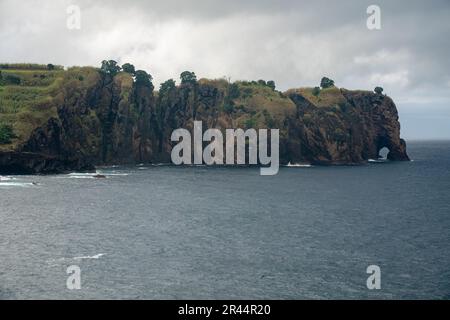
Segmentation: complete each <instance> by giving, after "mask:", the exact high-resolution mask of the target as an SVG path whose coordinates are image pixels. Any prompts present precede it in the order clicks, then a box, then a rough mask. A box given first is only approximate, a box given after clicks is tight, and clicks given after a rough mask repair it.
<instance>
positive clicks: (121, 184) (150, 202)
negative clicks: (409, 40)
mask: <svg viewBox="0 0 450 320" xmlns="http://www.w3.org/2000/svg"><path fill="white" fill-rule="evenodd" d="M408 147H409V154H410V156H411V158H412V159H414V161H413V162H409V163H408V162H404V163H389V162H386V163H371V164H368V165H364V166H356V167H311V168H282V169H281V170H280V173H279V174H278V175H277V176H272V177H270V176H260V175H259V170H258V169H256V168H211V167H192V168H181V167H165V166H148V167H145V166H144V167H115V168H101V169H99V171H101V172H103V173H106V174H107V179H94V178H92V177H90V176H83V175H73V174H72V175H54V176H22V177H12V178H13V179H11V180H9V181H2V182H1V183H0V298H1V299H16V298H19V299H31V298H37V299H47V298H49V299H56V298H63V299H88V298H95V299H97V298H106V299H110V298H112V299H122V298H136V299H213V298H214V299H241V298H242V299H244V298H245V299H266V298H270V299H287V298H289V299H300V298H301V299H305V298H313V299H319V298H320V299H323V298H324V299H329V298H339V299H340V298H347V299H348V298H350V299H353V298H363V299H372V298H383V299H390V298H400V299H406V298H413V299H415V298H425V299H435V298H436V299H439V298H447V299H448V298H450V267H449V266H450V250H449V245H450V142H410V143H409V145H408ZM33 181H34V182H37V183H38V184H37V185H33V184H31V182H33ZM71 265H77V266H79V267H80V269H81V289H80V290H69V289H67V287H66V280H67V277H68V274H66V269H67V267H68V266H71ZM369 265H378V266H379V267H380V268H381V289H380V290H368V289H367V287H366V279H367V277H368V276H369V275H368V274H366V268H367V267H368V266H369Z"/></svg>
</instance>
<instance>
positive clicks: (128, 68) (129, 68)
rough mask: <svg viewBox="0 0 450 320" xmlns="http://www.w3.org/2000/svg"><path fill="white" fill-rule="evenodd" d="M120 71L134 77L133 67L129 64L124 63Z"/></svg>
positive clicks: (134, 70)
mask: <svg viewBox="0 0 450 320" xmlns="http://www.w3.org/2000/svg"><path fill="white" fill-rule="evenodd" d="M122 70H123V72H126V73H129V74H132V75H134V74H135V73H136V69H135V68H134V66H133V65H132V64H131V63H125V64H124V65H122Z"/></svg>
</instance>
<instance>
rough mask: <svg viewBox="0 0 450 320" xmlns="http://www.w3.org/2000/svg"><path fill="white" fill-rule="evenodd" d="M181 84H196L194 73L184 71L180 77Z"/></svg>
mask: <svg viewBox="0 0 450 320" xmlns="http://www.w3.org/2000/svg"><path fill="white" fill-rule="evenodd" d="M180 79H181V84H185V83H196V82H197V76H196V75H195V73H194V72H190V71H184V72H182V73H181V75H180Z"/></svg>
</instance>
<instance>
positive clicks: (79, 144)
mask: <svg viewBox="0 0 450 320" xmlns="http://www.w3.org/2000/svg"><path fill="white" fill-rule="evenodd" d="M244 89H245V88H244ZM61 90H62V93H61V94H62V97H63V98H61V97H60V98H59V100H58V106H57V114H58V116H57V117H51V118H50V119H48V121H47V123H46V124H45V125H43V126H40V127H38V128H36V129H35V130H34V131H33V132H32V134H31V136H30V137H29V138H28V139H27V140H26V141H23V143H22V144H20V145H19V147H18V148H17V150H14V151H11V152H3V153H0V173H2V172H3V173H50V172H62V171H67V170H91V169H93V166H94V165H100V164H120V163H122V164H124V163H150V162H170V152H171V150H172V146H173V143H172V142H171V141H170V136H171V133H172V131H173V130H175V129H178V128H186V129H188V130H189V129H192V127H193V122H194V120H198V121H203V127H204V130H206V129H207V128H218V129H227V128H244V129H246V126H248V124H249V123H250V124H254V127H255V128H279V129H280V163H281V164H286V163H288V162H291V163H298V162H307V163H313V164H358V163H363V162H365V161H367V160H368V159H376V158H377V157H378V154H379V151H380V150H381V149H382V148H383V147H387V148H388V149H389V153H388V159H390V160H401V161H404V160H409V158H408V155H407V153H406V144H405V141H404V140H402V139H400V123H399V121H398V113H397V109H396V106H395V104H394V102H393V101H392V100H391V99H390V98H389V97H387V96H384V95H380V94H375V93H371V92H367V91H349V90H345V89H341V90H340V93H339V92H338V94H339V99H337V100H336V103H334V102H333V103H330V105H325V106H320V107H318V106H317V105H314V104H313V103H312V102H311V101H310V100H308V98H307V97H305V96H304V95H303V94H302V93H301V92H297V91H295V90H293V91H288V92H286V93H285V94H281V93H276V92H272V93H271V96H270V97H266V96H264V95H261V93H258V92H257V91H251V90H250V89H246V90H241V92H240V95H241V98H236V97H235V98H236V99H235V100H233V101H234V102H233V103H232V107H229V108H228V109H227V108H226V105H227V104H229V103H230V101H231V100H230V98H229V89H227V88H226V87H225V88H224V86H223V83H222V85H218V84H217V83H216V82H214V81H209V82H208V81H206V82H205V81H204V82H199V83H190V84H182V85H180V86H178V87H173V88H171V89H170V90H168V91H166V92H163V93H159V94H158V95H157V96H155V95H154V92H153V90H152V89H151V88H149V87H146V86H143V85H140V84H136V83H135V82H133V80H132V78H131V77H130V76H124V75H122V76H120V77H118V76H116V77H115V78H111V77H110V76H108V75H101V74H98V77H95V78H94V79H93V81H92V82H91V83H90V85H88V86H86V85H81V84H79V83H77V82H73V81H72V82H70V81H67V82H65V83H64V86H63V87H62V89H61ZM336 90H338V89H336ZM242 97H245V99H247V100H243V98H242ZM249 97H250V98H252V97H253V98H255V99H254V100H252V101H256V102H257V103H261V104H262V105H263V107H261V108H259V109H258V107H256V108H255V107H253V108H251V107H249V106H247V105H244V104H245V103H244V102H242V101H249V100H248V99H249ZM239 99H241V100H239ZM238 101H241V102H240V103H241V104H240V105H239V103H238Z"/></svg>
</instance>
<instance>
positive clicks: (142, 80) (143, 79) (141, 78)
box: [135, 70, 153, 90]
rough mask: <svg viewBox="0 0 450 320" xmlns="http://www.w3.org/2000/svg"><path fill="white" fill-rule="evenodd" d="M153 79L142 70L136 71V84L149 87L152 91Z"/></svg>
mask: <svg viewBox="0 0 450 320" xmlns="http://www.w3.org/2000/svg"><path fill="white" fill-rule="evenodd" d="M152 80H153V77H152V76H151V75H150V74H148V73H147V72H145V71H144V70H138V71H136V73H135V81H136V84H138V85H142V86H146V87H149V88H151V89H152V90H153V83H152Z"/></svg>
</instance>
